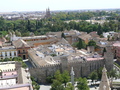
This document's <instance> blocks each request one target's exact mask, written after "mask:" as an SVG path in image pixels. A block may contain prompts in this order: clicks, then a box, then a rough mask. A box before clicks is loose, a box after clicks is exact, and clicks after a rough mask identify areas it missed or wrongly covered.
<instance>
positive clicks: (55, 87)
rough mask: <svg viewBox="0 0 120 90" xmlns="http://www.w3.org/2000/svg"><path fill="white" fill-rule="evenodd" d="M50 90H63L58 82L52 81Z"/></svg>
mask: <svg viewBox="0 0 120 90" xmlns="http://www.w3.org/2000/svg"><path fill="white" fill-rule="evenodd" d="M50 90H65V88H64V87H63V85H62V83H61V82H60V81H58V80H53V84H52V85H51V89H50Z"/></svg>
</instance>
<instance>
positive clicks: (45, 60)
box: [28, 39, 113, 83]
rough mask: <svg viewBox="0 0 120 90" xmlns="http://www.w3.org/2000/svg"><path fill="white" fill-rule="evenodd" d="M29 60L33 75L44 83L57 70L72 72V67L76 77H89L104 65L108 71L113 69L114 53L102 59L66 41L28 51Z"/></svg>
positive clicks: (106, 53)
mask: <svg viewBox="0 0 120 90" xmlns="http://www.w3.org/2000/svg"><path fill="white" fill-rule="evenodd" d="M107 50H108V49H107ZM52 55H54V57H53V56H52ZM28 58H29V61H30V62H31V63H32V65H33V68H30V73H31V75H32V76H33V77H35V78H36V79H37V80H38V82H42V83H45V82H46V78H47V77H48V76H53V75H54V73H55V72H56V71H57V70H60V71H61V72H63V71H64V70H67V71H69V72H70V70H71V67H73V68H74V72H75V77H80V76H82V77H87V76H88V75H89V74H90V73H91V72H92V71H94V70H97V69H99V68H100V67H103V66H104V65H106V68H107V70H108V71H109V70H111V69H112V68H113V55H112V53H110V52H105V53H104V57H102V56H101V55H99V54H97V53H96V52H88V51H86V50H77V49H73V48H72V47H71V46H70V45H69V43H68V42H67V41H66V40H64V39H63V40H62V41H60V42H58V43H56V44H54V45H52V44H51V45H48V46H41V47H38V48H33V49H30V50H28Z"/></svg>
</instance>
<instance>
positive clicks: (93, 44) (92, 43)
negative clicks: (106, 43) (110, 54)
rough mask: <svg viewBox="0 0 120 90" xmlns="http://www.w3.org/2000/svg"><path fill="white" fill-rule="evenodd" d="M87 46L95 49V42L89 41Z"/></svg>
mask: <svg viewBox="0 0 120 90" xmlns="http://www.w3.org/2000/svg"><path fill="white" fill-rule="evenodd" d="M88 46H94V47H96V42H95V41H94V40H90V41H89V42H88Z"/></svg>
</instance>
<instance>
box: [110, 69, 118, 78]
mask: <svg viewBox="0 0 120 90" xmlns="http://www.w3.org/2000/svg"><path fill="white" fill-rule="evenodd" d="M108 75H109V77H113V78H114V77H115V78H117V72H116V70H115V69H113V70H111V71H110V72H108Z"/></svg>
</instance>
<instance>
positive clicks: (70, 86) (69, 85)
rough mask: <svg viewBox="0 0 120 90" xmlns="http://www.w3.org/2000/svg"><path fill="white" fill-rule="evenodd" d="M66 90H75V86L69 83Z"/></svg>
mask: <svg viewBox="0 0 120 90" xmlns="http://www.w3.org/2000/svg"><path fill="white" fill-rule="evenodd" d="M65 90H74V86H73V85H72V84H71V83H68V84H67V87H66V88H65Z"/></svg>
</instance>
